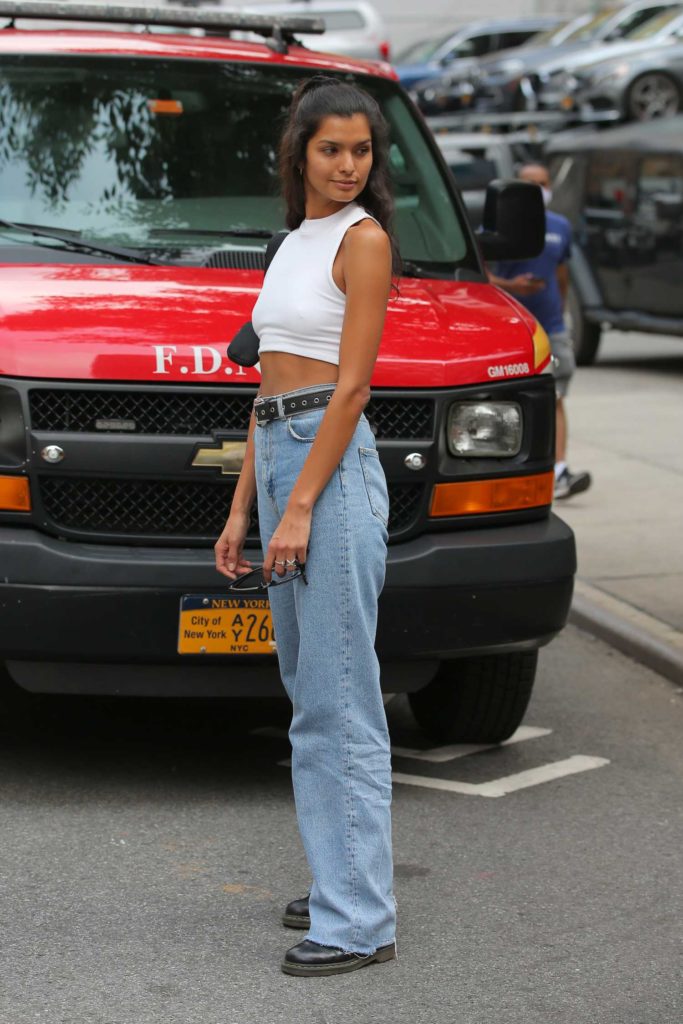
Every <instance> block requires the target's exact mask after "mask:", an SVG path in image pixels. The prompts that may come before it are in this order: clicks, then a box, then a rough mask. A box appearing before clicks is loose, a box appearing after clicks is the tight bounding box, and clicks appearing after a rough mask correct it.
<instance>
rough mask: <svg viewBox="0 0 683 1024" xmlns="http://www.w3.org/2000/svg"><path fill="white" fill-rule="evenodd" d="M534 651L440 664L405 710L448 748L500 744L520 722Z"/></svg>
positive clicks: (411, 696)
mask: <svg viewBox="0 0 683 1024" xmlns="http://www.w3.org/2000/svg"><path fill="white" fill-rule="evenodd" d="M537 661H538V651H529V652H524V653H523V654H491V655H487V656H484V657H478V658H462V659H461V660H458V661H445V662H444V663H443V664H442V665H441V668H440V669H439V671H438V672H437V674H436V676H435V677H434V679H432V681H431V682H430V683H428V684H427V686H425V687H424V688H423V689H422V690H417V691H416V692H415V693H410V694H408V700H409V702H410V707H411V710H412V712H413V714H414V715H415V718H416V719H417V722H418V725H420V726H421V727H422V728H423V729H424V730H425V732H426V733H427V734H428V735H429V736H431V737H432V739H435V740H439V741H441V742H443V741H446V742H448V743H502V741H503V740H506V739H507V738H508V737H509V736H512V734H513V732H514V731H515V729H516V728H517V727H518V725H519V723H520V722H521V721H522V718H523V717H524V712H525V711H526V708H527V704H528V703H529V698H530V696H531V690H532V688H533V685H534V678H535V676H536V663H537Z"/></svg>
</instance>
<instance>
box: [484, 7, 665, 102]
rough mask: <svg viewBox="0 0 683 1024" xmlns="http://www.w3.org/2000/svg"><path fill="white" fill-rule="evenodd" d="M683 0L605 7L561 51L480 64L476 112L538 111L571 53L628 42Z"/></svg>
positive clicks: (526, 52) (528, 52)
mask: <svg viewBox="0 0 683 1024" xmlns="http://www.w3.org/2000/svg"><path fill="white" fill-rule="evenodd" d="M679 3H680V0H632V2H631V3H627V4H625V5H624V6H621V7H606V8H604V9H603V10H601V11H599V12H598V13H597V14H596V15H595V16H594V17H593V18H591V19H590V20H589V21H588V22H586V23H585V24H584V25H582V26H581V27H578V28H577V29H576V30H575V31H574V32H572V33H571V34H570V35H569V36H567V38H566V39H565V41H564V42H563V43H562V44H561V45H560V46H556V47H551V46H543V47H534V46H533V45H531V46H527V47H524V48H523V49H520V50H519V51H518V52H517V53H513V54H509V55H507V54H506V55H501V57H500V58H488V59H484V60H483V61H480V62H479V73H478V76H477V78H476V79H475V80H474V82H473V83H471V84H472V93H473V95H472V104H471V105H472V106H473V107H475V108H476V109H477V110H488V111H510V110H537V109H538V92H539V88H540V86H541V84H542V77H541V76H547V77H549V76H550V75H552V74H553V73H554V72H555V71H559V70H561V69H562V68H563V66H564V62H565V60H566V59H567V58H569V57H570V56H571V55H572V54H575V53H586V52H588V51H589V50H590V49H591V48H593V47H595V48H597V47H601V46H602V45H604V44H605V43H611V42H616V41H618V40H621V39H623V38H624V37H625V36H627V35H628V33H630V32H633V31H635V29H636V28H638V26H640V25H642V24H644V23H645V22H646V21H649V20H650V19H651V18H654V17H656V16H657V15H658V14H661V13H662V11H664V10H666V9H667V8H669V7H676V6H678V5H679Z"/></svg>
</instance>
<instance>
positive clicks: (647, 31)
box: [624, 7, 681, 41]
mask: <svg viewBox="0 0 683 1024" xmlns="http://www.w3.org/2000/svg"><path fill="white" fill-rule="evenodd" d="M680 17H681V9H680V7H669V8H667V9H666V10H664V11H662V12H661V13H660V14H657V15H655V17H654V18H648V19H647V20H646V21H644V22H641V23H640V24H638V25H636V26H635V28H630V29H629V30H628V31H627V32H624V36H625V37H626V38H627V39H629V40H633V41H636V40H638V39H649V38H650V37H651V36H654V35H656V34H657V33H658V32H661V30H662V29H664V28H666V26H667V25H670V24H671V23H672V22H674V21H678V20H679V19H680Z"/></svg>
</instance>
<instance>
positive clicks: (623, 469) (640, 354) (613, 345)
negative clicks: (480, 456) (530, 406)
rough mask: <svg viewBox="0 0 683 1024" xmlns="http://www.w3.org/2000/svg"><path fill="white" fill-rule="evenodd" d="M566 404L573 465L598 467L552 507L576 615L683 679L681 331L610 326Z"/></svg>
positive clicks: (580, 621) (581, 622)
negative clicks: (562, 526) (572, 537)
mask: <svg viewBox="0 0 683 1024" xmlns="http://www.w3.org/2000/svg"><path fill="white" fill-rule="evenodd" d="M567 410H568V416H569V432H570V439H569V464H570V466H571V467H572V468H573V469H575V470H578V469H587V470H589V471H590V472H591V473H592V475H593V486H592V487H591V489H590V490H589V491H587V492H586V493H585V494H581V495H578V496H577V497H575V498H570V499H568V500H566V501H558V502H557V503H556V505H555V510H556V512H557V513H558V515H560V516H561V517H562V518H563V519H565V520H566V521H567V522H568V523H569V524H570V526H571V527H572V528H573V529H574V531H575V533H576V538H577V546H578V555H579V569H578V580H577V586H576V593H575V601H574V607H573V611H572V620H573V621H574V622H576V623H577V624H578V625H580V626H583V627H584V628H587V629H589V630H590V631H592V632H595V633H597V634H598V635H600V636H603V637H604V638H605V639H608V640H609V641H610V642H612V643H614V644H615V646H618V647H620V649H622V650H625V651H626V653H628V654H630V655H631V656H632V657H635V658H637V659H638V660H641V661H645V662H646V663H647V664H649V665H650V667H652V668H655V669H656V670H657V671H659V672H662V673H663V674H664V675H667V676H668V677H669V678H672V679H674V680H675V681H677V682H679V683H681V684H682V685H683V338H680V339H671V338H663V337H658V336H655V335H643V334H621V333H618V332H609V333H608V334H606V335H605V340H604V342H603V347H602V348H601V354H600V357H599V361H598V362H597V363H596V364H595V366H592V367H585V368H581V369H579V370H578V371H577V374H576V376H575V378H574V380H573V382H572V387H571V390H570V395H569V399H568V405H567Z"/></svg>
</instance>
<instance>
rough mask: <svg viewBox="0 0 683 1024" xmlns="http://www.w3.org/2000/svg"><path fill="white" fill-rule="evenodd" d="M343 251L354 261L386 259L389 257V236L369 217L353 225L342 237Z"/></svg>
mask: <svg viewBox="0 0 683 1024" xmlns="http://www.w3.org/2000/svg"><path fill="white" fill-rule="evenodd" d="M344 249H345V250H346V252H348V253H349V255H351V254H353V257H354V259H361V260H364V259H371V260H377V259H386V258H387V257H390V256H391V243H390V241H389V236H388V234H387V233H386V231H385V230H384V228H382V227H380V226H379V224H377V223H376V222H375V221H374V220H371V219H370V218H369V217H368V218H366V219H365V220H361V221H359V222H358V223H357V224H353V225H352V226H351V227H350V228H349V229H348V231H347V232H346V235H345V237H344Z"/></svg>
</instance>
